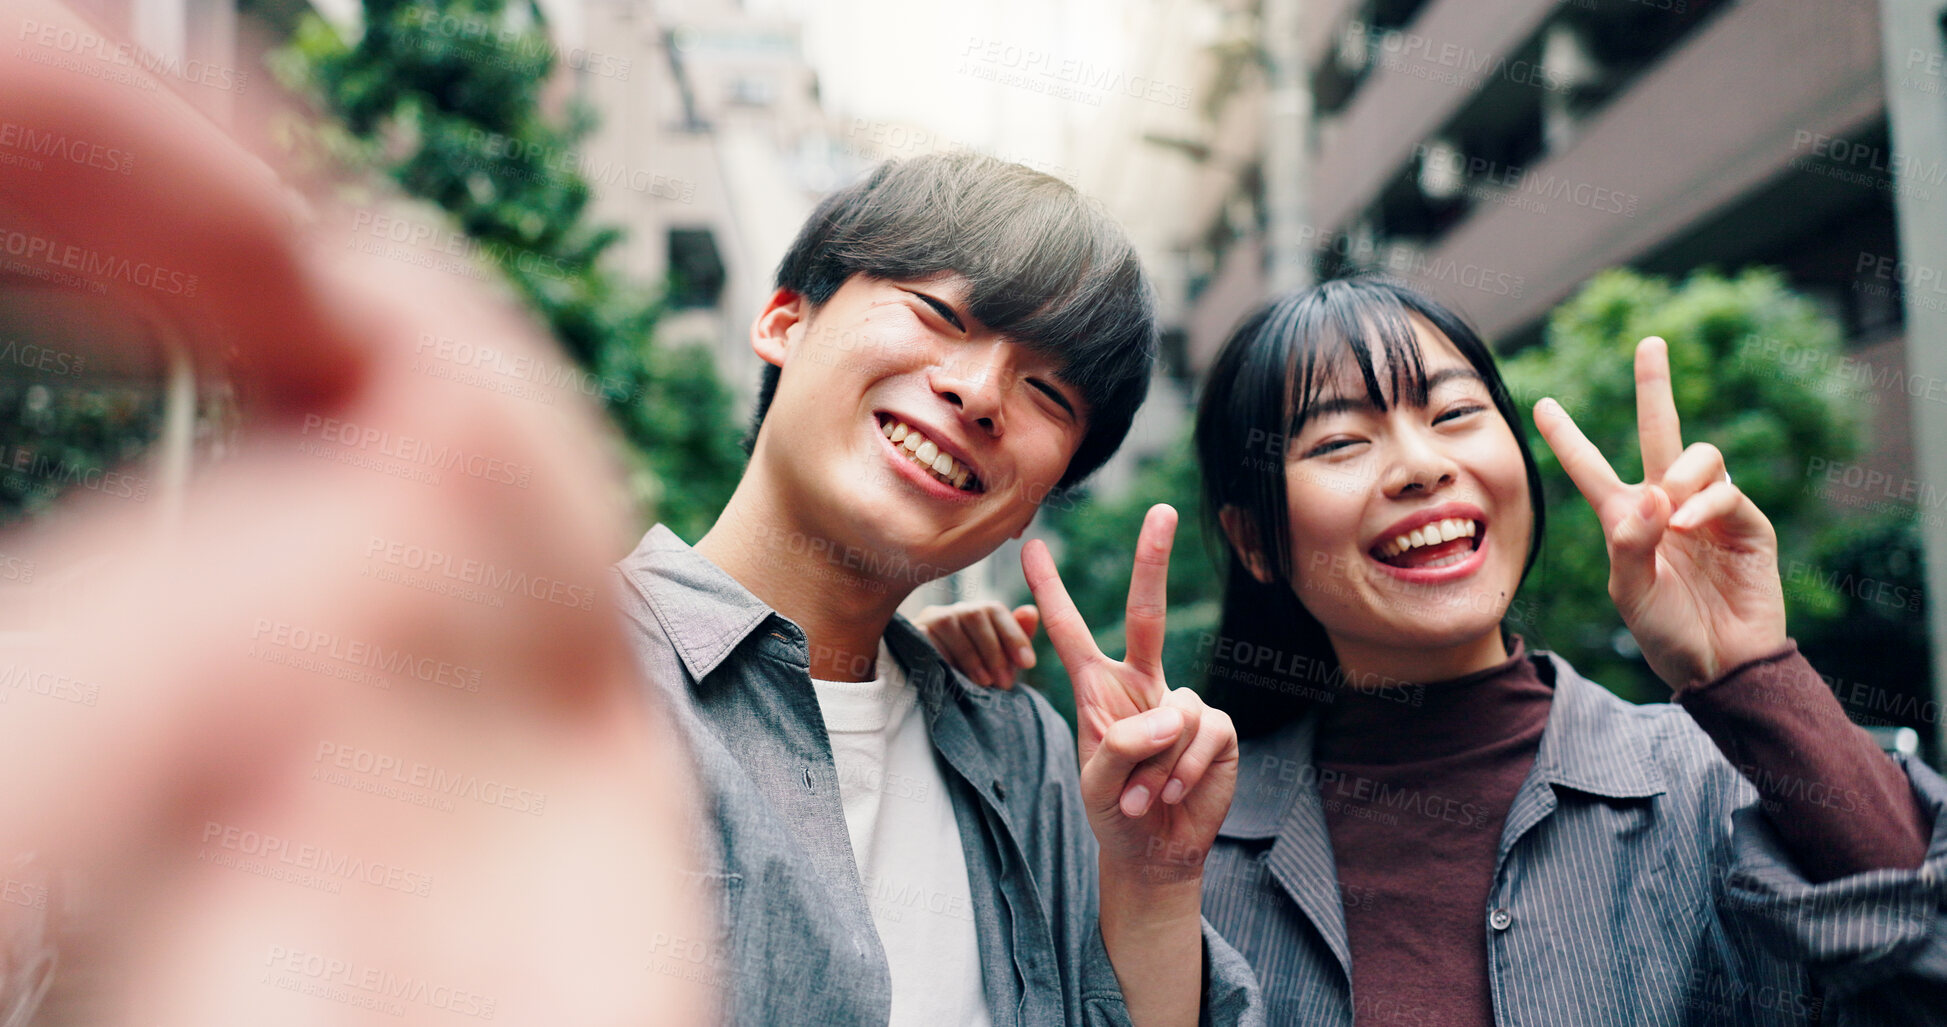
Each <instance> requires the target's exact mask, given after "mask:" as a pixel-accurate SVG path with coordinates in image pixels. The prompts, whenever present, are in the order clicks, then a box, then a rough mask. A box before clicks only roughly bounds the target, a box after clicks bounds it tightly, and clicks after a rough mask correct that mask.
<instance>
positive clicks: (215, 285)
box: [0, 5, 372, 413]
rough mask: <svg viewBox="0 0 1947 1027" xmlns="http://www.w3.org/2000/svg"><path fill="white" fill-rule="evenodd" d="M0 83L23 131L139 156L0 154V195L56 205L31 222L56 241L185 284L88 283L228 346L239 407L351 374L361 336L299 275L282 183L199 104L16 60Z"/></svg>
mask: <svg viewBox="0 0 1947 1027" xmlns="http://www.w3.org/2000/svg"><path fill="white" fill-rule="evenodd" d="M36 7H37V8H39V10H37V11H36V13H35V14H34V15H33V16H32V17H33V18H35V19H46V20H45V21H43V22H42V24H43V25H44V26H45V25H47V24H49V23H54V24H62V23H64V22H71V23H72V25H73V28H74V29H75V30H78V31H80V32H82V33H83V35H82V38H84V39H86V38H93V37H91V36H90V35H89V34H88V29H89V26H88V25H87V23H85V22H83V21H80V20H79V19H77V18H75V17H74V16H73V15H72V13H71V12H68V11H65V10H63V9H61V8H59V7H57V6H55V5H36ZM8 10H9V14H11V13H13V10H14V9H13V8H12V7H9V9H8ZM0 96H4V97H6V99H7V121H8V122H10V123H12V124H14V125H17V126H20V127H21V128H22V130H23V136H31V134H32V133H34V132H36V131H38V132H40V133H42V138H86V139H89V140H91V141H100V142H102V143H103V144H105V145H107V146H110V147H113V148H115V149H119V150H121V151H123V152H124V153H130V154H140V155H141V160H140V164H139V166H136V167H135V168H134V170H133V171H132V172H131V173H130V174H127V175H113V176H109V175H92V174H91V175H80V174H62V175H55V174H43V173H41V172H40V171H39V170H38V169H35V168H32V167H30V166H29V165H27V164H25V163H20V162H15V163H12V164H5V165H0V208H5V209H8V210H12V211H33V212H35V213H36V214H37V215H42V214H48V215H53V214H58V216H56V217H52V218H50V219H48V220H45V221H42V222H40V228H41V231H40V233H39V234H41V235H43V236H44V237H46V238H47V239H48V240H49V242H50V243H52V244H54V245H55V251H56V252H66V253H75V252H84V253H97V254H101V255H103V256H104V257H112V258H114V259H112V260H108V261H106V263H108V264H109V265H114V264H115V263H116V261H120V262H121V263H122V264H127V263H128V262H130V261H134V262H136V263H144V262H152V263H154V264H158V265H162V264H166V265H167V266H168V267H169V268H170V269H172V270H174V271H179V272H180V273H181V275H182V277H181V278H180V279H179V280H178V281H179V282H186V281H192V280H193V281H194V282H195V283H196V288H195V289H194V290H190V289H187V288H184V289H182V291H181V292H174V291H170V290H167V289H163V288H144V287H142V286H141V285H137V284H135V283H134V282H133V280H132V279H124V278H122V277H118V276H114V275H107V276H95V277H98V278H99V277H105V278H106V280H105V281H97V282H96V283H95V284H97V285H98V286H100V287H101V288H102V290H103V291H102V293H101V294H100V295H102V296H103V297H104V298H105V299H106V300H108V301H116V302H126V303H128V304H129V305H131V306H134V307H137V308H139V309H149V308H150V307H154V308H157V309H158V312H159V313H162V314H164V315H168V316H173V317H175V318H177V319H178V320H179V323H180V324H182V325H194V326H196V327H197V329H198V330H195V331H186V332H182V333H180V339H181V341H182V343H183V344H184V345H185V346H187V347H190V348H192V349H197V350H199V351H201V352H200V353H199V356H202V357H203V358H204V359H206V360H208V361H209V362H210V363H211V364H212V365H213V366H215V365H217V364H218V362H219V361H221V360H224V359H230V360H232V361H233V362H234V363H235V365H236V366H237V367H238V368H239V369H240V370H241V371H243V372H245V373H247V374H248V376H249V377H250V379H251V382H250V385H251V387H250V388H249V389H247V390H238V396H239V400H240V401H241V402H243V403H244V404H245V405H246V406H248V407H249V408H250V409H251V411H252V412H253V413H275V412H286V413H288V412H289V411H292V410H300V411H313V410H317V409H320V408H323V407H326V406H330V405H332V404H333V403H335V402H337V401H339V400H340V399H341V398H342V397H343V396H344V395H345V393H347V392H348V391H349V390H351V389H352V388H353V387H354V386H356V385H357V384H358V382H359V378H360V375H361V374H362V373H363V371H364V365H365V363H366V361H367V360H368V359H369V358H370V356H371V351H372V347H371V345H370V343H369V340H368V339H367V338H365V337H363V336H361V335H360V334H358V333H347V332H342V331H339V330H338V325H337V318H336V317H334V316H333V311H331V310H330V309H328V305H327V304H325V303H322V302H320V300H321V297H320V296H319V295H318V293H317V291H316V290H314V289H312V288H310V287H309V283H307V281H306V271H305V268H304V263H305V256H304V254H303V248H302V247H300V246H296V245H293V243H292V238H293V236H294V234H295V231H296V229H295V228H294V226H293V223H292V222H293V219H292V217H291V209H290V207H291V205H290V201H289V199H288V194H287V193H285V192H284V191H283V189H282V187H281V186H280V184H279V183H278V182H277V181H276V179H275V178H274V177H273V176H272V175H271V174H270V173H268V172H267V171H266V169H265V167H264V165H263V163H262V162H261V161H259V160H256V159H254V157H253V156H252V155H251V154H250V153H249V151H248V150H247V149H246V148H245V147H244V146H242V145H241V144H240V143H238V142H237V141H236V140H235V139H234V138H232V137H230V136H228V135H226V134H224V133H223V132H222V130H221V129H219V128H218V127H217V125H216V123H215V122H214V121H213V120H211V119H210V118H209V117H208V116H207V115H204V114H202V113H200V112H198V111H196V110H195V109H193V108H192V107H190V106H189V105H188V104H187V103H185V102H183V101H182V100H181V98H179V97H178V96H176V94H175V93H174V92H172V91H171V90H169V89H166V88H164V89H159V90H153V91H151V90H146V89H144V90H132V89H129V88H127V86H125V85H123V84H120V83H111V82H109V81H107V80H102V79H91V78H87V77H85V76H78V75H75V74H73V73H72V72H70V71H68V70H67V69H65V68H60V67H57V66H55V65H51V64H47V65H43V64H40V63H37V62H34V61H27V60H15V61H4V62H0ZM252 103H253V106H254V105H255V101H253V102H252ZM252 113H253V114H262V113H267V112H263V111H255V112H252ZM238 114H239V117H238V121H240V122H242V121H249V120H252V118H251V117H246V116H244V115H243V112H241V111H239V112H238ZM83 130H85V132H86V135H85V136H84V135H83V134H82V132H83ZM15 227H20V226H19V225H15ZM231 347H235V352H234V354H232V353H230V352H229V350H230V348H231Z"/></svg>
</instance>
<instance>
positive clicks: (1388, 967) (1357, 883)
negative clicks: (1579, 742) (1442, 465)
mask: <svg viewBox="0 0 1947 1027" xmlns="http://www.w3.org/2000/svg"><path fill="white" fill-rule="evenodd" d="M1513 648H1514V655H1513V656H1510V657H1509V658H1508V660H1507V661H1506V662H1505V663H1502V664H1500V665H1498V666H1495V667H1491V668H1488V669H1486V670H1483V671H1479V672H1476V673H1473V674H1469V675H1467V676H1465V677H1461V678H1457V679H1454V680H1452V681H1444V682H1438V683H1433V684H1428V685H1426V686H1424V687H1423V688H1415V689H1397V688H1395V689H1388V690H1384V691H1381V692H1377V693H1370V694H1368V693H1364V692H1360V691H1357V690H1346V691H1342V692H1341V693H1340V694H1339V696H1338V698H1337V699H1336V700H1335V701H1334V702H1333V703H1332V704H1331V705H1330V706H1329V707H1325V708H1324V709H1323V710H1322V711H1321V713H1320V720H1319V725H1318V732H1317V736H1316V738H1317V740H1316V742H1315V748H1314V751H1313V761H1314V762H1315V763H1316V764H1317V766H1318V770H1319V795H1320V798H1321V799H1322V800H1323V802H1324V807H1325V824H1326V828H1327V830H1328V831H1329V832H1330V835H1331V839H1332V852H1333V856H1334V858H1335V861H1336V863H1337V865H1338V874H1339V886H1340V890H1341V895H1342V898H1343V900H1344V904H1345V927H1346V935H1347V939H1348V941H1349V942H1350V945H1351V951H1352V996H1353V1019H1354V1022H1355V1023H1356V1024H1358V1025H1359V1027H1367V1025H1377V1024H1396V1023H1399V1022H1402V1020H1405V1021H1408V1022H1414V1023H1423V1024H1438V1025H1454V1027H1463V1025H1464V1027H1474V1025H1479V1027H1488V1025H1491V1024H1493V1022H1494V1011H1493V1005H1492V1000H1491V998H1490V996H1489V991H1488V973H1487V948H1486V941H1485V936H1484V934H1483V932H1482V931H1481V927H1480V911H1481V910H1482V909H1484V908H1486V906H1487V900H1488V894H1489V892H1490V890H1491V889H1492V886H1493V878H1494V859H1495V853H1496V850H1497V848H1498V847H1499V843H1500V838H1501V828H1502V826H1503V824H1504V823H1505V822H1506V820H1507V814H1508V807H1509V805H1510V804H1511V803H1513V801H1514V796H1515V793H1516V792H1517V791H1519V790H1520V788H1521V783H1522V782H1523V781H1524V780H1526V778H1527V776H1528V771H1529V769H1530V768H1531V767H1532V766H1533V764H1534V760H1535V753H1536V751H1537V750H1538V749H1539V747H1540V745H1541V735H1542V730H1543V728H1545V727H1546V726H1547V723H1548V710H1549V705H1550V703H1551V702H1552V701H1553V699H1554V689H1553V688H1552V687H1551V686H1550V685H1549V684H1548V683H1547V682H1545V681H1543V680H1542V678H1541V676H1540V675H1539V674H1538V673H1537V671H1536V669H1535V665H1534V663H1533V662H1532V661H1531V660H1530V659H1529V658H1528V656H1527V653H1526V651H1525V647H1524V646H1523V645H1522V643H1521V640H1520V639H1519V638H1516V639H1515V640H1514V647H1513ZM1402 697H1404V698H1402ZM1678 702H1679V703H1681V704H1682V705H1683V707H1684V708H1685V709H1687V710H1689V711H1690V713H1691V715H1692V716H1693V717H1695V718H1696V720H1697V721H1698V723H1699V724H1701V725H1702V726H1703V727H1704V729H1705V731H1706V732H1707V733H1708V734H1709V735H1710V736H1711V738H1712V740H1713V741H1715V742H1716V743H1717V745H1718V747H1719V748H1720V749H1721V750H1723V752H1724V753H1725V755H1726V756H1727V757H1728V758H1729V759H1730V761H1731V762H1732V763H1733V764H1734V765H1736V766H1737V767H1738V769H1739V770H1740V771H1741V772H1742V773H1744V775H1745V776H1746V777H1747V778H1749V779H1750V780H1751V781H1752V783H1753V784H1754V785H1756V786H1757V788H1758V790H1759V792H1760V796H1761V798H1762V800H1763V802H1762V808H1763V809H1764V810H1765V812H1766V815H1767V819H1768V820H1769V821H1770V822H1771V824H1772V826H1773V827H1774V828H1775V829H1776V830H1777V831H1778V833H1779V835H1780V837H1781V838H1782V840H1783V841H1784V843H1785V845H1786V846H1787V849H1788V850H1789V851H1790V852H1791V854H1792V855H1793V857H1794V858H1795V859H1796V860H1797V861H1798V862H1799V865H1800V868H1801V869H1803V870H1804V871H1805V872H1806V874H1807V875H1808V877H1810V878H1811V879H1812V880H1814V881H1823V880H1829V879H1832V878H1835V877H1840V876H1844V875H1845V874H1849V873H1856V872H1858V871H1862V870H1868V869H1873V868H1877V867H1908V868H1911V867H1917V866H1919V865H1920V862H1921V860H1922V859H1923V858H1924V856H1925V854H1926V841H1927V834H1926V831H1927V826H1926V821H1925V819H1924V816H1923V814H1922V812H1921V810H1920V807H1919V804H1918V802H1917V800H1916V799H1915V798H1914V797H1913V793H1912V790H1911V789H1910V788H1909V787H1908V786H1907V783H1906V777H1905V775H1904V774H1902V773H1901V772H1900V770H1899V768H1897V767H1895V766H1894V765H1893V763H1892V761H1890V760H1888V759H1887V758H1886V756H1885V755H1884V754H1883V753H1881V752H1880V751H1879V750H1878V748H1877V747H1876V746H1874V744H1873V742H1872V739H1871V738H1870V737H1868V736H1867V735H1866V733H1865V732H1863V731H1861V730H1860V729H1859V728H1857V727H1855V726H1854V725H1853V724H1852V723H1851V722H1849V721H1848V720H1846V717H1845V713H1844V711H1843V710H1842V709H1841V708H1840V707H1839V704H1838V701H1837V700H1836V699H1834V698H1833V696H1832V694H1831V692H1829V691H1827V690H1826V689H1825V687H1824V683H1823V682H1822V681H1820V679H1819V677H1818V674H1817V673H1816V672H1814V671H1813V670H1812V668H1811V666H1810V665H1809V664H1807V663H1806V662H1805V660H1804V658H1803V657H1801V656H1799V655H1798V652H1797V648H1796V647H1795V646H1794V647H1792V648H1790V649H1787V650H1786V651H1784V652H1781V653H1778V654H1775V655H1773V656H1771V657H1767V658H1766V659H1763V660H1756V661H1753V662H1751V663H1747V664H1744V665H1743V666H1740V667H1737V668H1734V669H1733V670H1732V671H1731V672H1730V673H1729V674H1727V675H1725V676H1724V677H1723V678H1720V679H1718V680H1717V681H1715V682H1711V683H1710V684H1707V685H1704V686H1702V687H1700V688H1696V689H1692V690H1689V691H1688V692H1686V693H1684V694H1683V695H1681V696H1679V697H1678ZM1808 780H1811V781H1819V782H1822V783H1824V784H1825V785H1826V786H1827V787H1826V788H1824V789H1808V788H1806V787H1804V783H1805V782H1806V781H1808ZM1834 789H1837V790H1838V791H1837V794H1839V795H1842V796H1843V795H1850V796H1854V797H1856V801H1848V802H1846V803H1838V802H1828V801H1826V799H1829V798H1830V797H1831V795H1833V794H1834ZM1814 792H1816V793H1817V794H1816V795H1815V794H1813V793H1814Z"/></svg>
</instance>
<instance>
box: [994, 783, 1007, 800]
mask: <svg viewBox="0 0 1947 1027" xmlns="http://www.w3.org/2000/svg"><path fill="white" fill-rule="evenodd" d="M994 801H995V802H1006V801H1007V786H1006V785H1003V784H1001V783H1000V781H999V780H998V779H996V780H995V781H994Z"/></svg>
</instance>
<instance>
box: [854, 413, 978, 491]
mask: <svg viewBox="0 0 1947 1027" xmlns="http://www.w3.org/2000/svg"><path fill="white" fill-rule="evenodd" d="M879 430H880V431H881V432H883V433H884V434H885V436H886V438H887V439H890V440H891V441H892V445H893V448H894V449H897V450H899V451H900V452H901V453H904V454H906V459H908V460H911V461H912V462H914V463H916V464H918V465H920V466H921V467H924V468H925V469H926V470H927V472H928V473H930V474H931V475H933V477H935V478H937V479H939V480H940V481H943V482H945V483H947V484H948V485H951V486H953V487H954V488H956V489H959V490H960V491H962V492H978V491H980V490H979V488H978V485H979V481H978V479H976V478H975V477H974V476H973V472H972V471H969V470H967V469H966V468H965V467H963V466H961V465H960V464H959V463H958V462H956V461H955V460H954V459H953V458H952V457H950V456H948V455H946V454H945V453H942V452H940V447H938V446H936V445H934V444H933V443H932V442H930V441H928V440H927V438H926V436H924V435H921V434H920V433H919V432H916V431H914V430H913V429H912V428H910V427H907V425H906V423H905V422H904V421H896V420H893V419H891V418H887V419H886V423H884V424H882V425H880V426H879Z"/></svg>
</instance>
